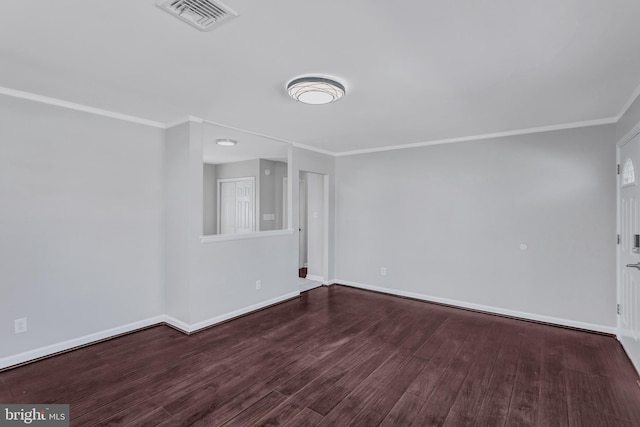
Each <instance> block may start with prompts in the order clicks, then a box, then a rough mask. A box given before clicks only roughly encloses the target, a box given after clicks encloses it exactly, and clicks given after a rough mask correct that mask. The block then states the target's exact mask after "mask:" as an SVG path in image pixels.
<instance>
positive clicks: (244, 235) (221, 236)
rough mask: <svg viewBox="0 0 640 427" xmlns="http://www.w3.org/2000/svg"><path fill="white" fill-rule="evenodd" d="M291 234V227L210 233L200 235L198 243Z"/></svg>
mask: <svg viewBox="0 0 640 427" xmlns="http://www.w3.org/2000/svg"><path fill="white" fill-rule="evenodd" d="M292 234H293V229H291V228H288V229H284V230H267V231H256V232H255V233H239V234H210V235H207V236H200V243H215V242H226V241H229V240H244V239H261V238H263V237H277V236H289V235H292Z"/></svg>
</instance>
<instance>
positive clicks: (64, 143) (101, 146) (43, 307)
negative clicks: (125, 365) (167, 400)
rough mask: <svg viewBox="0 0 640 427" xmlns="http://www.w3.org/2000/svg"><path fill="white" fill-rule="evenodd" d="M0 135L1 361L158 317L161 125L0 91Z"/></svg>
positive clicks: (161, 245)
mask: <svg viewBox="0 0 640 427" xmlns="http://www.w3.org/2000/svg"><path fill="white" fill-rule="evenodd" d="M0 141H1V143H0V203H1V205H2V207H1V209H0V343H1V344H0V366H1V365H2V364H4V363H5V362H6V361H7V360H9V359H6V358H7V357H9V356H14V355H16V354H19V353H23V352H29V351H35V350H36V349H39V348H42V347H45V346H49V345H56V344H58V343H61V342H64V341H66V340H74V339H77V338H79V337H84V336H94V337H95V335H94V334H99V333H100V332H102V331H105V330H111V329H112V328H119V327H122V326H123V325H129V324H132V323H136V322H140V321H144V320H145V319H148V318H151V317H154V316H158V315H161V314H162V313H163V303H164V301H163V295H162V293H161V292H159V289H160V287H161V286H162V283H163V275H164V274H163V258H164V210H163V185H164V183H163V157H164V147H163V141H164V131H163V130H162V129H157V128H152V127H148V126H142V125H138V124H133V123H129V122H125V121H121V120H114V119H109V118H105V117H100V116H96V115H92V114H86V113H83V112H79V111H73V110H68V109H64V108H59V107H55V106H51V105H45V104H41V103H36V102H32V101H26V100H21V99H16V98H12V97H6V96H0ZM21 317H27V318H28V326H29V330H28V331H27V332H26V333H22V334H18V335H16V334H14V331H13V323H14V319H17V318H21ZM50 350H55V348H51V349H50ZM33 354H34V355H35V353H33ZM3 357H4V358H5V360H4V361H2V358H3ZM11 360H13V359H11ZM11 360H9V362H10V361H11Z"/></svg>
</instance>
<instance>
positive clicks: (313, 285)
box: [298, 282, 323, 292]
mask: <svg viewBox="0 0 640 427" xmlns="http://www.w3.org/2000/svg"><path fill="white" fill-rule="evenodd" d="M322 285H323V284H322V283H320V282H314V283H306V284H304V285H300V286H298V289H299V291H300V292H306V291H310V290H311V289H315V288H319V287H320V286H322Z"/></svg>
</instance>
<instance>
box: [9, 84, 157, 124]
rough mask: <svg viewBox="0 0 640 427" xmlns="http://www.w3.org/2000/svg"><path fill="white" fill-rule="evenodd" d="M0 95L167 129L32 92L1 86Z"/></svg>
mask: <svg viewBox="0 0 640 427" xmlns="http://www.w3.org/2000/svg"><path fill="white" fill-rule="evenodd" d="M0 95H7V96H12V97H14V98H20V99H26V100H29V101H35V102H40V103H42V104H48V105H55V106H57V107H62V108H68V109H70V110H76V111H82V112H85V113H89V114H95V115H97V116H104V117H109V118H111V119H117V120H124V121H127V122H132V123H137V124H140V125H145V126H151V127H155V128H161V129H165V128H166V125H165V124H164V123H160V122H156V121H154V120H147V119H141V118H140V117H135V116H130V115H128V114H122V113H116V112H115V111H109V110H103V109H102V108H95V107H89V106H88V105H83V104H76V103H75V102H69V101H64V100H62V99H57V98H50V97H48V96H42V95H38V94H35V93H31V92H24V91H21V90H15V89H9V88H6V87H1V86H0Z"/></svg>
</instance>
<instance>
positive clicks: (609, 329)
mask: <svg viewBox="0 0 640 427" xmlns="http://www.w3.org/2000/svg"><path fill="white" fill-rule="evenodd" d="M334 283H335V284H338V285H346V286H351V287H354V288H360V289H367V290H370V291H376V292H383V293H385V294H391V295H397V296H401V297H408V298H414V299H418V300H423V301H429V302H436V303H440V304H447V305H452V306H456V307H462V308H469V309H472V310H478V311H484V312H487V313H494V314H501V315H504V316H509V317H517V318H520V319H525V320H535V321H537V322H545V323H552V324H555V325H561V326H569V327H572V328H578V329H586V330H589V331H596V332H603V333H606V334H612V335H616V333H617V332H618V331H617V328H615V327H610V326H603V325H596V324H593V323H585V322H578V321H575V320H568V319H561V318H557V317H550V316H543V315H539V314H533V313H526V312H523V311H516V310H508V309H505V308H499V307H492V306H488V305H482V304H474V303H470V302H465V301H458V300H452V299H448V298H440V297H434V296H431V295H424V294H418V293H415V292H407V291H401V290H398V289H390V288H383V287H380V286H371V285H365V284H363V283H357V282H351V281H348V280H339V279H336V280H335V282H334Z"/></svg>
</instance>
